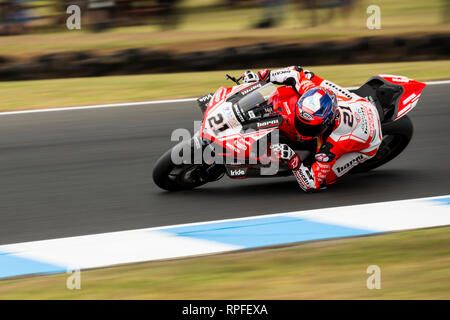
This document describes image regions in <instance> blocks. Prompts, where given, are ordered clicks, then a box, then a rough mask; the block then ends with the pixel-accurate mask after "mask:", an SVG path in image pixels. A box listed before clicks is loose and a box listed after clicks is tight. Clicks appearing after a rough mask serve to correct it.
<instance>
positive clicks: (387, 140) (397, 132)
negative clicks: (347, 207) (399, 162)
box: [351, 116, 414, 173]
mask: <svg viewBox="0 0 450 320" xmlns="http://www.w3.org/2000/svg"><path fill="white" fill-rule="evenodd" d="M382 130H383V141H382V142H381V145H380V148H379V149H378V152H377V154H376V155H375V156H374V157H373V158H371V159H369V160H367V161H365V162H363V163H361V164H359V165H357V166H356V167H355V168H353V169H352V170H351V172H352V173H360V172H367V171H370V170H372V169H375V168H378V167H380V166H382V165H384V164H386V163H388V162H389V161H391V160H392V159H394V158H395V157H397V156H398V155H399V154H400V153H401V152H402V151H403V150H405V148H406V147H407V146H408V144H409V142H410V141H411V138H412V136H413V131H414V129H413V124H412V122H411V119H409V117H408V116H403V117H402V118H400V119H398V120H396V121H393V122H389V123H386V124H383V125H382Z"/></svg>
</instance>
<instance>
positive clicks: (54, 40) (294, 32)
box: [0, 0, 450, 59]
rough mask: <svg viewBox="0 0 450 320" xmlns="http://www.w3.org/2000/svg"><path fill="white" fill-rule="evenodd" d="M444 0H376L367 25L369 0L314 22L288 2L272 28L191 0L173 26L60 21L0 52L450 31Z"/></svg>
mask: <svg viewBox="0 0 450 320" xmlns="http://www.w3.org/2000/svg"><path fill="white" fill-rule="evenodd" d="M443 1H444V0H428V1H422V0H379V1H377V2H376V4H377V5H379V6H380V8H381V23H382V29H381V30H368V29H367V28H366V20H367V17H368V14H367V13H366V8H367V6H368V5H369V4H373V1H371V0H364V1H357V5H356V6H355V8H354V9H353V10H351V11H350V14H349V15H348V16H346V17H343V16H342V12H341V11H340V10H336V12H335V18H333V19H332V20H330V21H329V22H328V23H322V24H320V25H319V26H317V27H310V23H309V21H310V12H309V11H308V10H305V9H303V8H301V7H300V6H299V5H298V4H296V3H293V4H290V5H288V6H287V7H285V10H284V18H283V20H282V24H281V25H279V26H277V27H276V28H273V29H252V28H251V26H252V25H254V24H255V23H257V22H258V21H259V20H260V19H261V17H262V14H263V12H262V10H261V9H260V8H259V7H254V8H240V9H239V8H237V9H230V8H215V9H205V8H203V7H199V6H201V5H205V4H207V3H209V4H212V3H218V2H219V1H203V0H200V1H199V0H190V1H187V2H185V3H183V7H184V8H183V10H184V11H183V12H184V13H183V14H182V19H181V24H180V25H179V27H178V28H177V29H174V30H166V31H162V30H161V28H160V27H159V26H157V25H155V21H153V20H152V19H150V20H149V21H148V22H149V24H148V25H144V26H134V27H122V28H116V29H112V30H109V31H107V32H104V33H100V34H93V33H90V32H88V28H87V25H85V24H84V25H83V26H82V30H74V31H68V30H66V29H65V27H64V26H62V27H61V30H60V31H59V32H52V33H47V34H28V35H20V36H8V37H0V55H8V56H12V57H16V58H17V59H20V58H25V57H29V56H35V55H39V54H43V53H50V52H63V51H79V50H91V51H95V52H109V51H114V50H120V49H126V48H135V47H152V48H159V49H171V50H174V51H192V50H204V49H216V48H221V47H228V46H231V45H234V44H243V43H255V42H261V41H270V42H286V41H288V42H296V41H299V40H302V41H312V40H324V39H341V38H349V37H360V36H382V35H390V34H403V33H409V34H417V33H430V32H450V25H449V24H446V25H444V24H441V22H442V21H443V10H442V7H443V3H444V2H443ZM347 11H348V10H347ZM328 13H329V11H328V10H318V15H319V18H320V19H321V20H322V21H325V19H326V17H327V15H328ZM82 23H84V22H82ZM31 30H32V29H31Z"/></svg>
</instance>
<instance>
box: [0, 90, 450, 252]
mask: <svg viewBox="0 0 450 320" xmlns="http://www.w3.org/2000/svg"><path fill="white" fill-rule="evenodd" d="M449 101H450V85H434V86H429V87H427V88H426V89H425V90H424V93H423V95H422V98H421V101H419V104H418V105H417V107H416V109H414V110H413V111H412V112H411V113H410V117H411V119H412V120H413V123H414V125H415V134H414V138H413V141H412V142H411V144H410V145H409V146H408V148H407V149H406V150H405V151H404V152H403V153H402V154H401V155H400V156H399V157H398V158H396V159H395V160H393V161H392V162H390V163H389V164H387V165H385V166H383V167H381V168H379V169H377V170H374V171H373V172H370V173H366V174H360V175H351V176H347V177H345V178H343V179H342V180H341V181H339V182H338V183H337V184H336V185H335V186H334V187H332V188H330V189H328V190H326V191H324V192H320V193H317V194H304V193H302V192H301V191H300V189H299V187H298V186H297V183H296V181H295V179H294V178H293V177H289V178H264V179H248V180H245V181H243V180H236V181H232V180H230V179H228V178H226V177H225V178H224V179H222V180H221V181H219V182H214V183H211V184H207V185H205V186H203V187H201V188H199V189H196V190H193V191H185V192H178V193H168V192H165V191H162V190H160V189H158V188H157V187H156V186H155V185H154V184H153V181H152V178H151V173H152V168H153V165H154V163H155V161H156V160H157V159H158V157H159V156H160V155H161V154H162V153H163V152H165V151H166V150H167V149H168V148H169V147H170V146H171V145H172V144H173V143H174V142H171V141H170V136H171V133H172V131H173V130H174V129H175V128H188V129H192V127H193V120H198V119H200V111H199V109H198V107H197V106H196V103H195V102H183V103H170V104H152V105H143V106H129V107H119V108H103V109H87V110H72V111H56V112H43V113H28V114H15V115H1V116H0V244H8V243H15V242H23V241H32V240H41V239H50V238H59V237H67V236H76V235H84V234H92V233H102V232H110V231H119V230H129V229H137V228H146V227H153V226H164V225H172V224H180V223H188V222H198V221H208V220H216V219H227V218H236V217H245V216H252V215H262V214H269V213H278V212H288V211H297V210H303V209H314V208H321V207H333V206H342V205H351V204H361V203H368V202H379V201H387V200H399V199H408V198H417V197H427V196H438V195H446V194H449V193H450V192H449V191H450V170H449V167H448V166H449V163H450V139H449V137H450V105H449Z"/></svg>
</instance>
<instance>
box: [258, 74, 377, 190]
mask: <svg viewBox="0 0 450 320" xmlns="http://www.w3.org/2000/svg"><path fill="white" fill-rule="evenodd" d="M257 75H258V77H259V79H260V80H261V81H266V82H272V83H275V84H284V85H290V86H292V87H294V88H295V89H296V90H297V92H298V93H299V94H300V95H302V94H304V93H305V92H306V91H308V90H310V89H312V88H315V87H318V86H320V87H322V88H325V89H328V90H330V91H331V92H333V93H334V94H335V95H336V97H337V101H338V107H337V109H336V112H337V114H336V120H335V124H334V127H333V128H332V130H331V133H330V131H328V133H327V134H326V135H327V136H324V137H322V144H321V146H320V148H319V149H318V152H316V154H315V155H314V158H315V159H314V161H313V162H312V165H310V166H307V165H305V164H304V163H301V162H300V161H297V162H298V166H296V167H294V168H291V169H292V170H293V174H294V176H295V177H296V179H297V181H298V183H299V185H300V187H301V188H302V189H303V190H304V191H309V190H314V189H319V188H321V187H323V186H326V185H329V184H332V183H334V182H335V181H336V180H337V178H339V177H341V176H343V175H344V174H346V173H348V172H349V171H350V170H351V169H352V168H353V167H355V166H356V165H358V164H359V163H362V162H364V161H366V160H368V159H370V158H372V157H373V156H375V154H376V153H377V151H378V148H379V146H380V144H381V141H382V131H381V124H380V119H379V115H378V111H377V108H376V106H375V105H374V104H372V103H371V102H370V101H368V100H366V99H363V98H362V97H360V96H358V95H356V94H354V93H352V92H350V91H348V90H346V89H344V88H342V87H340V86H338V85H336V84H334V83H332V82H329V81H327V80H324V79H322V78H320V77H318V76H317V75H314V74H313V73H312V72H309V71H307V70H303V69H302V68H301V67H296V66H292V67H288V68H283V69H278V70H267V69H265V70H260V71H259V72H258V73H257ZM292 107H293V108H295V106H292ZM292 117H295V112H292ZM291 120H292V119H291ZM291 128H293V127H291ZM290 135H291V136H292V132H291V133H290Z"/></svg>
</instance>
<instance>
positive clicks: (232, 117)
mask: <svg viewBox="0 0 450 320" xmlns="http://www.w3.org/2000/svg"><path fill="white" fill-rule="evenodd" d="M226 76H227V79H230V80H232V81H234V82H235V85H234V86H232V87H220V88H219V89H218V90H217V91H216V92H215V93H214V94H213V93H209V94H207V95H204V96H202V97H200V98H199V99H197V102H198V105H199V107H200V109H201V111H202V114H203V121H202V125H201V128H200V130H198V131H197V132H196V133H195V135H194V136H193V137H192V138H191V139H189V140H187V141H182V142H180V143H178V144H177V145H175V146H174V147H173V148H171V149H170V150H168V151H167V152H166V153H165V154H163V155H162V156H161V157H160V158H159V160H158V161H157V162H156V164H155V166H154V169H153V180H154V182H155V184H156V185H158V186H159V187H160V188H162V189H165V190H169V191H177V190H187V189H193V188H195V187H198V186H201V185H203V184H205V183H208V182H212V181H217V180H219V179H221V178H222V177H223V176H225V175H227V176H228V177H229V178H232V179H243V178H250V177H281V176H288V175H291V174H292V172H291V170H290V169H289V168H288V167H287V165H286V164H284V163H282V162H279V160H278V159H272V158H271V156H270V148H269V147H270V144H271V143H288V144H289V145H290V146H291V148H293V149H294V150H295V151H296V152H297V154H299V156H300V158H301V160H302V161H304V162H305V163H306V164H307V163H308V161H313V160H312V159H313V158H314V153H315V152H314V150H315V148H316V147H317V146H316V145H314V142H311V141H309V142H293V141H294V140H295V138H294V137H288V136H286V134H283V133H282V132H285V131H286V130H285V131H283V130H282V129H283V126H286V125H289V124H288V123H287V122H286V121H283V118H284V117H288V116H289V114H290V113H292V111H291V109H290V108H289V106H290V105H295V103H296V102H297V100H298V98H299V95H298V93H297V92H296V91H295V90H294V89H293V88H291V87H287V86H280V87H276V86H275V85H273V84H272V83H266V82H263V81H261V82H253V83H244V84H240V83H239V81H240V80H241V78H242V77H241V78H239V79H236V78H234V77H231V76H229V75H226ZM329 84H330V85H331V86H332V85H333V84H332V83H331V82H329ZM425 86H426V85H425V84H424V83H421V82H418V81H415V80H412V79H409V78H406V77H403V76H395V75H377V76H373V77H372V78H370V79H369V80H367V81H366V82H365V83H364V84H363V85H362V86H361V87H359V88H358V89H354V90H348V91H347V90H345V89H344V91H343V92H342V94H343V95H346V94H356V95H357V96H359V97H363V98H365V99H367V100H369V101H370V102H371V103H373V104H375V106H376V107H377V110H378V113H379V115H380V121H381V125H382V131H383V141H382V143H381V145H380V147H379V150H378V152H377V154H376V155H375V156H374V157H373V158H371V159H369V160H367V161H365V162H362V163H360V164H358V165H357V166H356V167H354V168H353V169H352V170H351V172H352V173H359V172H366V171H369V170H372V169H374V168H377V167H380V166H382V165H383V164H385V163H387V162H389V161H391V160H392V159H394V158H395V157H396V156H398V155H399V154H400V153H401V152H402V151H403V150H404V149H405V148H406V146H407V145H408V143H409V142H410V140H411V138H412V135H413V125H412V122H411V120H410V118H409V117H408V116H407V115H406V114H407V113H408V112H409V111H411V110H412V109H413V108H414V107H415V106H416V104H417V102H418V100H419V98H420V96H421V93H422V90H423V89H424V88H425ZM277 129H280V130H277ZM313 141H315V140H313ZM274 164H276V166H273V165H274ZM273 168H275V170H271V169H273Z"/></svg>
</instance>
